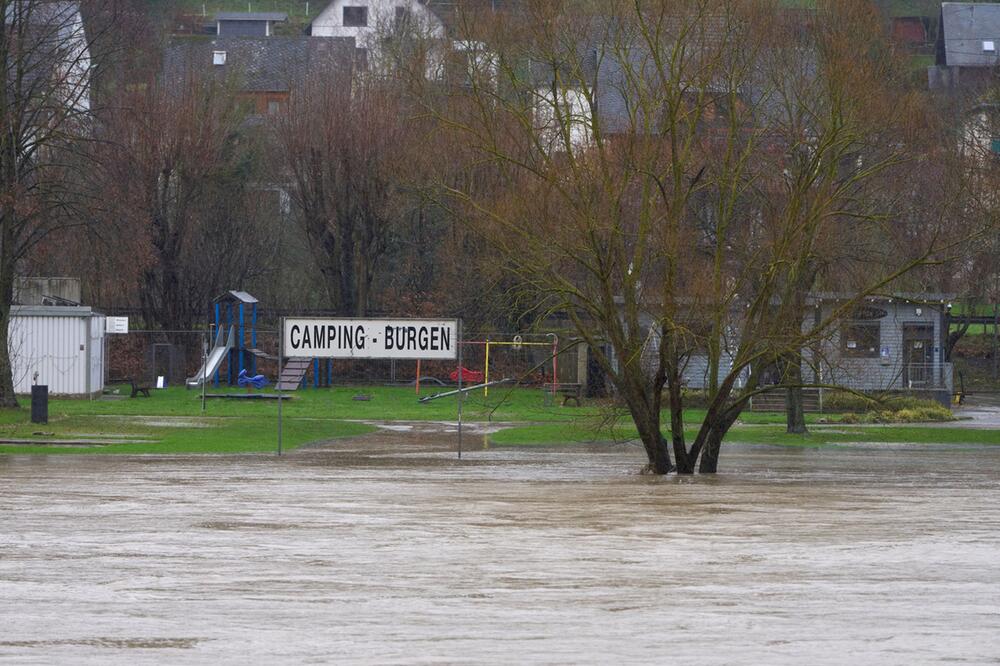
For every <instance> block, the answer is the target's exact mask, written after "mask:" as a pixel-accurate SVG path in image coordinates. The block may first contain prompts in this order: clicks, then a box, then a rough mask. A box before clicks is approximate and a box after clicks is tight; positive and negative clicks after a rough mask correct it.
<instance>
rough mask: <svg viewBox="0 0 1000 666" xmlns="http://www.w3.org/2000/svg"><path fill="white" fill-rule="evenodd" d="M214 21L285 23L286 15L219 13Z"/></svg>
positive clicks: (271, 13)
mask: <svg viewBox="0 0 1000 666" xmlns="http://www.w3.org/2000/svg"><path fill="white" fill-rule="evenodd" d="M215 20H216V21H287V20H288V14H285V13H282V12H219V13H218V14H216V15H215Z"/></svg>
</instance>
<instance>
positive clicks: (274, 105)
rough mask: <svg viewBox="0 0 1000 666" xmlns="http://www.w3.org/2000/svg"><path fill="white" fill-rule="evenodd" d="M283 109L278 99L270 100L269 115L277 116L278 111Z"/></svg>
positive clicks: (268, 105)
mask: <svg viewBox="0 0 1000 666" xmlns="http://www.w3.org/2000/svg"><path fill="white" fill-rule="evenodd" d="M279 111H281V102H279V101H278V100H274V99H272V100H268V102H267V115H269V116H276V115H278V112H279Z"/></svg>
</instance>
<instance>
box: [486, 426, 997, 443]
mask: <svg viewBox="0 0 1000 666" xmlns="http://www.w3.org/2000/svg"><path fill="white" fill-rule="evenodd" d="M696 433H697V431H696V429H694V428H692V429H690V430H685V437H686V438H687V439H688V440H689V441H690V439H691V438H693V437H694V436H695V435H696ZM637 437H638V433H637V432H636V430H635V428H634V427H631V426H625V425H619V426H616V427H614V428H596V427H594V426H593V425H586V424H573V425H569V426H567V425H555V424H542V425H530V426H522V427H516V428H508V429H506V430H501V431H500V432H498V433H495V434H493V435H491V436H490V441H491V442H492V443H494V444H497V445H501V446H550V445H559V444H579V443H585V442H612V441H627V440H632V439H636V438H637ZM726 442H727V443H730V444H771V445H776V446H805V447H809V446H828V445H838V444H850V443H854V442H876V443H912V444H993V445H1000V430H973V429H969V428H938V427H921V426H902V427H898V426H889V427H885V426H866V427H856V426H814V427H812V428H811V429H810V432H809V434H808V435H789V434H788V433H786V432H785V429H784V427H783V426H778V425H763V426H750V427H745V426H736V427H734V428H733V429H732V430H731V431H730V433H729V436H728V437H727V438H726Z"/></svg>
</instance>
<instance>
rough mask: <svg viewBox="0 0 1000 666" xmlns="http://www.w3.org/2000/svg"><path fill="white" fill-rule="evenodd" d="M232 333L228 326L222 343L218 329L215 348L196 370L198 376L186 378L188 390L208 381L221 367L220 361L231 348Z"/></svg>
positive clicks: (220, 332) (221, 332)
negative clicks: (226, 334) (227, 332)
mask: <svg viewBox="0 0 1000 666" xmlns="http://www.w3.org/2000/svg"><path fill="white" fill-rule="evenodd" d="M233 333H234V331H233V327H232V326H230V327H229V335H228V336H227V337H226V341H225V343H223V341H222V340H223V338H222V334H223V330H222V329H221V328H220V329H219V332H218V333H216V335H215V346H213V347H212V350H211V351H210V352H209V354H208V358H207V359H205V364H204V365H203V366H201V369H200V370H198V374H196V375H195V376H194V377H188V378H187V382H186V384H187V387H188V388H194V387H196V386H201V384H202V382H205V381H208V380H209V379H210V378H211V377H212V375H214V374H215V371H216V370H218V369H219V366H220V365H222V361H223V360H224V359H225V358H226V355H227V354H228V353H229V350H230V349H232V348H233Z"/></svg>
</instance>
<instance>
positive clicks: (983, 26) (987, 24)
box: [941, 2, 1000, 67]
mask: <svg viewBox="0 0 1000 666" xmlns="http://www.w3.org/2000/svg"><path fill="white" fill-rule="evenodd" d="M941 28H942V29H941V34H942V36H943V38H944V57H945V61H944V64H945V65H948V66H951V67H955V66H958V67H993V66H995V65H996V64H997V63H998V62H1000V58H998V56H1000V4H996V3H973V2H943V3H941ZM984 41H992V42H993V46H994V49H995V50H994V51H993V52H989V51H983V42H984Z"/></svg>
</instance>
